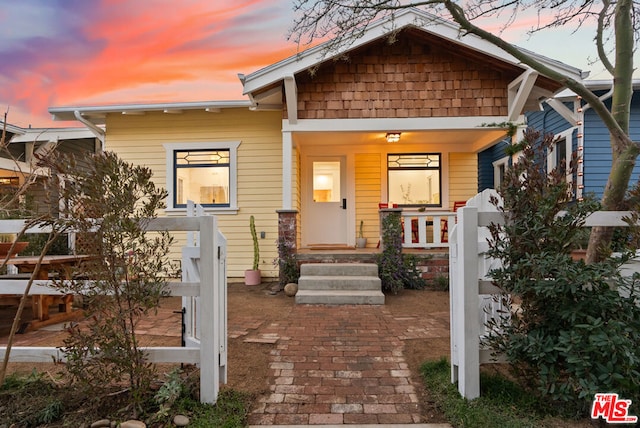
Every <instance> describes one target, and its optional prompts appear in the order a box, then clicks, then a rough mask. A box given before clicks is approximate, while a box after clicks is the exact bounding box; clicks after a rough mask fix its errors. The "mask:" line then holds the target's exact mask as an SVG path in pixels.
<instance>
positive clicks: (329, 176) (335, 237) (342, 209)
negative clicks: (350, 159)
mask: <svg viewBox="0 0 640 428" xmlns="http://www.w3.org/2000/svg"><path fill="white" fill-rule="evenodd" d="M304 177H305V184H306V185H305V186H304V191H303V205H302V206H303V210H302V243H303V246H322V245H325V246H333V245H335V246H342V245H347V242H348V236H347V212H348V208H349V207H348V206H347V203H348V201H347V180H346V159H345V157H344V156H309V157H307V161H306V162H305V168H304Z"/></svg>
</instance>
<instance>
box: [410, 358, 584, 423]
mask: <svg viewBox="0 0 640 428" xmlns="http://www.w3.org/2000/svg"><path fill="white" fill-rule="evenodd" d="M421 374H422V377H423V379H424V382H425V385H426V387H427V390H428V391H429V392H430V395H431V398H432V399H433V400H434V401H435V402H436V404H437V405H438V407H439V408H440V409H441V410H442V411H443V412H444V414H445V417H446V418H447V420H448V421H449V423H450V424H451V425H453V426H454V427H465V428H474V427H478V428H485V427H490V426H492V427H502V428H529V427H535V428H537V427H549V426H561V425H562V423H560V424H559V423H558V421H559V419H558V418H556V417H555V415H553V414H552V413H553V411H552V410H551V409H549V408H547V407H546V406H544V405H543V404H542V403H540V402H539V401H538V400H537V399H536V398H535V397H534V396H533V395H531V394H530V393H527V392H526V391H525V390H524V389H522V388H521V387H520V386H519V385H517V384H515V383H514V382H512V381H510V380H508V379H506V378H504V377H502V376H499V375H488V374H485V373H481V376H480V385H481V393H480V397H479V398H477V399H475V400H472V401H469V400H467V399H465V398H462V397H461V396H460V394H459V393H458V390H457V388H456V386H455V385H454V384H452V383H451V368H450V365H449V362H448V361H447V360H446V359H444V358H443V359H441V360H439V361H430V362H426V363H424V364H423V365H422V367H421ZM571 423H575V421H571Z"/></svg>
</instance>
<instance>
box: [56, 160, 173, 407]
mask: <svg viewBox="0 0 640 428" xmlns="http://www.w3.org/2000/svg"><path fill="white" fill-rule="evenodd" d="M87 163H88V164H89V166H88V168H87V169H86V170H85V169H77V168H74V167H73V160H70V161H69V162H64V161H60V162H59V163H57V164H56V165H55V167H56V168H58V169H59V171H56V172H57V173H58V174H57V175H58V176H61V177H65V180H66V183H65V186H63V194H62V196H63V197H64V199H65V200H66V201H67V203H68V204H67V206H66V207H65V211H64V212H63V213H62V214H63V215H62V216H61V218H60V219H58V220H56V224H57V223H60V224H63V225H65V226H72V227H73V228H74V229H75V230H77V231H78V233H79V234H83V235H84V236H86V242H87V244H88V248H89V249H90V253H89V254H91V255H92V256H93V258H92V259H90V260H88V261H85V262H83V263H81V265H80V266H79V268H78V269H77V271H76V272H74V273H75V275H74V280H72V281H70V282H69V283H64V282H61V283H58V284H56V285H57V286H58V287H60V288H61V289H63V290H64V291H65V292H71V293H77V294H82V295H83V303H84V305H85V313H86V315H87V316H88V318H87V322H86V323H83V324H73V325H70V326H68V327H67V331H68V333H69V336H68V337H67V338H65V340H64V346H63V347H62V351H63V353H64V355H65V356H66V359H67V362H66V364H65V368H66V370H67V371H68V373H69V374H70V375H71V378H72V379H73V380H75V381H77V382H78V383H79V385H81V386H83V387H86V388H87V390H90V391H91V393H92V394H94V396H97V395H98V393H99V391H101V390H103V389H105V388H108V387H109V386H110V385H112V384H113V383H119V382H126V383H128V387H129V389H130V391H131V394H132V398H131V401H132V404H134V406H133V410H132V413H134V415H135V413H136V411H137V410H138V409H137V408H138V407H139V406H140V405H141V403H142V401H143V400H144V399H145V395H146V394H147V393H148V391H149V387H150V383H151V381H152V379H153V377H154V373H155V366H154V365H153V364H150V363H149V362H148V361H147V358H146V354H145V352H144V350H143V349H142V347H141V346H140V345H139V342H138V337H137V335H136V327H137V325H138V323H139V322H140V321H141V320H142V319H144V318H145V317H146V316H148V315H149V314H150V313H152V312H153V311H155V310H156V309H157V307H158V305H159V303H160V299H161V297H163V296H165V295H166V292H165V284H166V278H167V277H168V269H169V268H170V264H169V263H168V262H167V256H168V254H169V247H170V245H171V243H172V238H171V236H170V235H169V234H168V232H166V231H163V232H153V233H148V232H147V231H146V230H145V229H144V226H145V224H146V222H147V221H148V220H147V219H149V218H153V217H156V216H157V214H156V213H157V212H158V211H159V210H160V209H162V208H163V207H164V202H163V201H164V199H165V198H166V195H167V193H166V191H165V190H163V189H158V188H156V187H155V185H154V183H153V181H152V180H151V177H152V171H151V170H150V169H149V168H146V167H141V166H134V165H131V164H128V163H126V162H124V161H122V160H120V159H119V158H118V157H117V156H116V155H115V154H113V153H109V152H105V153H101V154H97V155H94V156H92V157H91V158H89V159H87ZM75 278H77V280H76V279H75ZM84 278H90V279H91V280H92V281H89V282H85V281H84V280H83V279H84Z"/></svg>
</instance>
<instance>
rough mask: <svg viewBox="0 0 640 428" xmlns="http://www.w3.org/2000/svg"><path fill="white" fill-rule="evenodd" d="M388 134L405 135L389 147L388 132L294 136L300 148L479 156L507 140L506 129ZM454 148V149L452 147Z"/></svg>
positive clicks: (318, 133)
mask: <svg viewBox="0 0 640 428" xmlns="http://www.w3.org/2000/svg"><path fill="white" fill-rule="evenodd" d="M388 132H402V135H401V138H400V142H399V143H391V144H390V143H387V141H386V133H387V132H378V131H375V132H345V131H340V132H339V131H326V132H294V133H293V141H294V143H295V144H296V145H299V146H327V145H348V146H356V145H380V144H386V145H390V146H391V145H393V144H396V145H400V144H402V145H430V146H434V145H448V146H455V147H456V150H459V149H465V150H467V151H474V152H478V151H481V150H484V149H486V148H487V147H490V146H492V145H494V144H496V143H497V142H499V141H501V140H502V139H504V138H505V136H506V131H505V130H503V129H464V130H453V129H449V130H429V131H415V130H414V131H406V132H405V131H402V130H396V129H390V130H389V131H388ZM452 148H453V147H452Z"/></svg>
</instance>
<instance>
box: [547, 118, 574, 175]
mask: <svg viewBox="0 0 640 428" xmlns="http://www.w3.org/2000/svg"><path fill="white" fill-rule="evenodd" d="M572 136H573V130H569V131H566V132H563V133H561V134H558V135H557V137H556V141H555V142H554V144H553V149H552V150H549V152H548V153H547V170H548V171H549V172H551V171H552V170H553V169H554V168H558V169H561V171H560V173H561V174H563V175H564V176H565V180H566V182H567V183H571V182H572V181H573V173H572V169H571V166H572V165H571V160H572V156H573V153H572Z"/></svg>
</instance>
